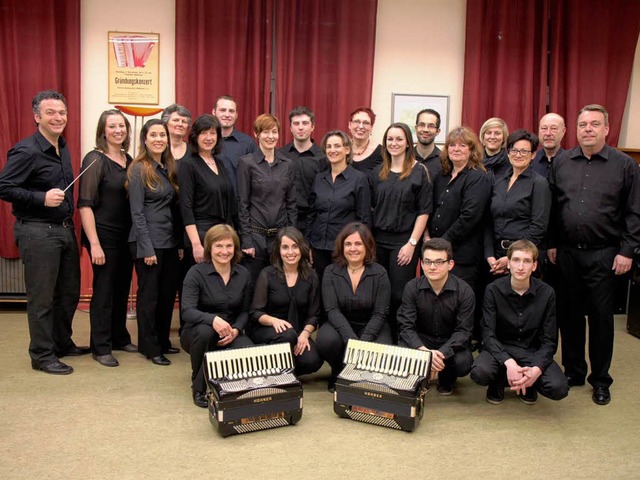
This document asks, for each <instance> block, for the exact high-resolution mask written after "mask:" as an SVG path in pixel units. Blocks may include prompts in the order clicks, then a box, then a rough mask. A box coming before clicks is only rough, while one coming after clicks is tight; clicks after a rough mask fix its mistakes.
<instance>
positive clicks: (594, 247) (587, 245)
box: [569, 243, 615, 250]
mask: <svg viewBox="0 0 640 480" xmlns="http://www.w3.org/2000/svg"><path fill="white" fill-rule="evenodd" d="M569 246H570V247H572V248H577V249H578V250H600V249H601V248H612V247H615V245H608V244H601V245H593V244H591V243H574V244H573V245H569Z"/></svg>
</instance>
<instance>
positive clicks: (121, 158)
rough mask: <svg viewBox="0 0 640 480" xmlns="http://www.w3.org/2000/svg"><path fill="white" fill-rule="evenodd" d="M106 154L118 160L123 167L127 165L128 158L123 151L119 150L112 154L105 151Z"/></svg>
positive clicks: (113, 159) (115, 160)
mask: <svg viewBox="0 0 640 480" xmlns="http://www.w3.org/2000/svg"><path fill="white" fill-rule="evenodd" d="M105 155H106V156H107V157H109V158H110V159H111V160H112V161H114V162H116V163H117V164H118V165H120V166H121V167H123V168H124V167H125V166H126V165H127V160H126V158H125V156H124V155H123V154H122V152H118V153H116V154H112V153H110V152H105Z"/></svg>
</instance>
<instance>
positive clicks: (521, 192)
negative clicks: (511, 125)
mask: <svg viewBox="0 0 640 480" xmlns="http://www.w3.org/2000/svg"><path fill="white" fill-rule="evenodd" d="M537 149H538V137H536V136H535V135H534V134H533V133H531V132H527V131H525V130H516V131H515V132H513V133H512V134H511V135H509V138H508V139H507V152H508V154H509V163H510V168H509V170H507V175H505V176H503V177H501V178H496V177H494V176H491V180H492V194H491V207H490V209H491V216H490V221H489V222H487V227H486V229H485V244H484V250H485V258H486V259H487V263H488V264H489V268H490V271H491V273H492V274H493V275H502V274H505V273H507V249H508V248H509V246H510V245H511V244H512V243H513V242H514V241H515V240H520V239H525V240H530V241H531V242H533V243H534V244H535V245H536V247H538V249H541V247H542V244H543V241H544V239H545V235H546V233H547V227H548V225H549V214H550V212H551V190H549V183H548V182H547V180H546V179H545V178H544V177H542V176H541V175H538V174H537V173H536V172H534V171H533V168H532V167H531V161H532V160H533V158H534V157H535V156H536V150H537Z"/></svg>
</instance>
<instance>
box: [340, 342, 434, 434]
mask: <svg viewBox="0 0 640 480" xmlns="http://www.w3.org/2000/svg"><path fill="white" fill-rule="evenodd" d="M344 363H345V364H346V365H345V367H344V369H343V370H342V372H340V375H338V379H337V381H336V390H335V393H334V402H333V410H334V411H335V413H336V414H338V415H339V416H341V417H344V418H351V419H352V420H357V421H359V422H365V423H372V424H374V425H381V426H384V427H389V428H394V429H397V430H404V431H407V432H412V431H413V430H415V428H416V427H417V426H418V422H419V421H420V419H421V418H422V415H423V413H424V397H425V394H426V392H427V382H428V380H429V374H430V371H431V352H428V351H423V350H415V349H411V348H403V347H395V346H391V345H381V344H378V343H372V342H364V341H361V340H349V343H348V344H347V350H346V352H345V355H344Z"/></svg>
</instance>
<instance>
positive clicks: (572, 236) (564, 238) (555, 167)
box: [549, 145, 640, 258]
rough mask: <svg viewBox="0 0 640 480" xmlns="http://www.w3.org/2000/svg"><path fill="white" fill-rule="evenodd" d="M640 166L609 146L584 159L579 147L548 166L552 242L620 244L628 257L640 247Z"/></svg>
mask: <svg viewBox="0 0 640 480" xmlns="http://www.w3.org/2000/svg"><path fill="white" fill-rule="evenodd" d="M639 168H640V167H638V165H637V164H636V162H635V161H634V160H633V159H632V158H631V157H630V156H628V155H626V154H625V153H623V152H621V151H619V150H616V149H615V148H612V147H610V146H608V145H605V146H604V148H603V149H602V150H601V151H600V152H598V153H596V154H595V155H592V156H591V159H588V158H587V157H586V156H585V155H584V154H583V153H582V149H581V148H580V147H576V148H573V149H571V150H568V151H565V152H562V153H561V154H559V155H558V156H556V158H555V160H554V161H553V164H552V165H551V173H550V174H549V184H550V186H551V192H552V195H553V208H552V212H553V216H554V222H553V227H554V228H552V229H551V231H552V232H553V233H554V236H555V237H556V238H555V239H554V238H553V237H551V239H550V244H552V246H556V245H557V246H562V245H566V246H576V245H578V244H586V245H588V246H591V247H597V246H619V247H620V254H621V255H624V256H625V257H628V258H632V257H633V252H634V249H636V248H638V246H640V170H639Z"/></svg>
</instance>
